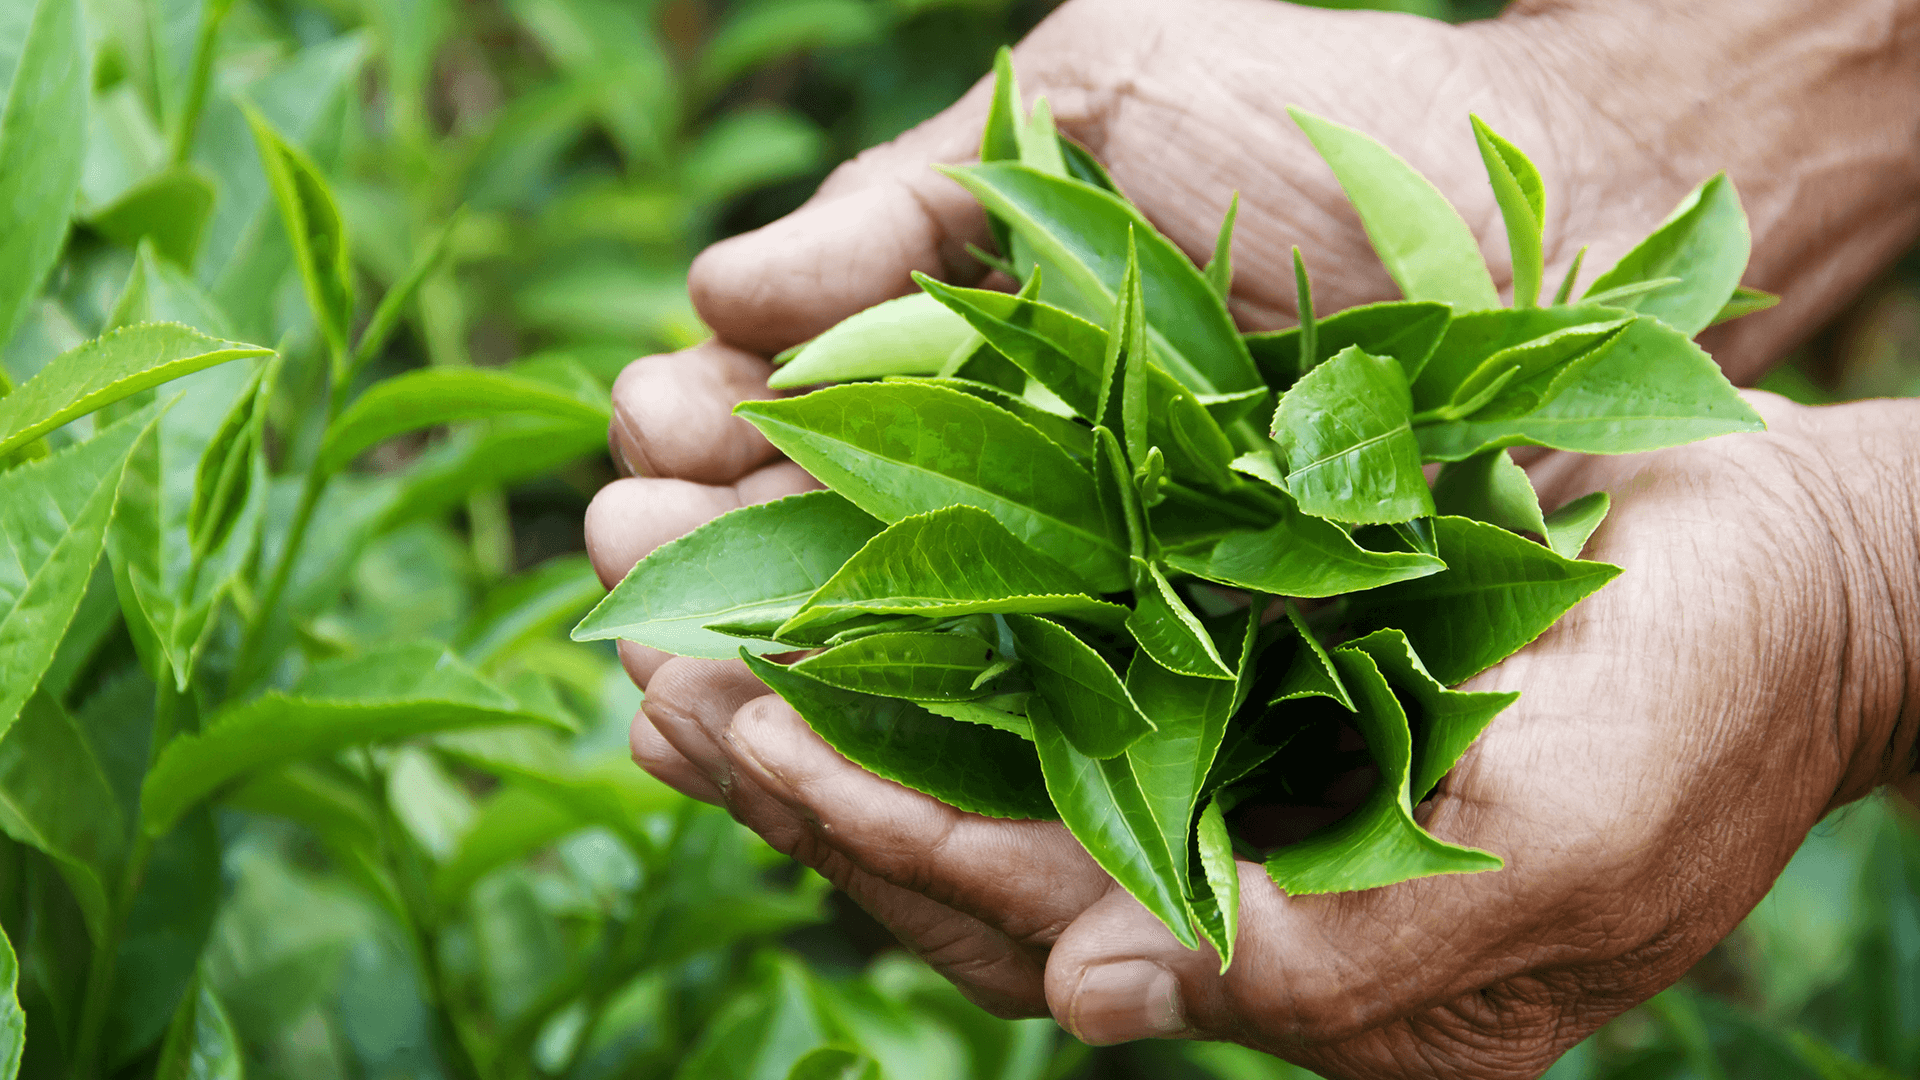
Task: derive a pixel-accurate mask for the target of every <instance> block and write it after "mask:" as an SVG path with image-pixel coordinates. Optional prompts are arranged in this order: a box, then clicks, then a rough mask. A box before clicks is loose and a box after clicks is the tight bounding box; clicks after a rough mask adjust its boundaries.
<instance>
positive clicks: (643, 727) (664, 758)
mask: <svg viewBox="0 0 1920 1080" xmlns="http://www.w3.org/2000/svg"><path fill="white" fill-rule="evenodd" d="M627 745H628V747H629V748H630V749H631V750H632V751H633V763H634V764H635V765H638V766H640V767H641V768H643V769H645V770H647V772H648V773H649V774H650V775H652V776H653V778H654V779H656V780H658V781H660V782H661V783H663V784H665V785H667V786H668V787H670V788H672V789H673V790H675V791H677V792H679V793H680V794H682V795H685V796H686V797H688V798H690V799H699V800H700V801H701V802H705V803H712V804H713V805H715V806H719V805H721V804H722V803H723V802H724V801H725V799H724V796H723V795H722V794H721V792H720V789H719V788H717V787H715V786H714V785H713V783H712V782H711V781H709V780H708V779H707V778H706V777H705V776H702V775H700V770H698V769H696V768H694V767H693V763H692V762H690V761H688V760H687V759H686V755H684V754H682V753H680V751H678V750H675V749H674V748H673V744H672V743H670V742H668V741H667V740H666V738H665V737H664V736H662V735H661V734H660V731H659V729H658V728H656V727H654V726H653V721H651V720H649V719H647V714H646V712H645V710H642V711H640V712H637V713H635V714H634V716H633V727H632V728H630V729H629V730H628V732H627Z"/></svg>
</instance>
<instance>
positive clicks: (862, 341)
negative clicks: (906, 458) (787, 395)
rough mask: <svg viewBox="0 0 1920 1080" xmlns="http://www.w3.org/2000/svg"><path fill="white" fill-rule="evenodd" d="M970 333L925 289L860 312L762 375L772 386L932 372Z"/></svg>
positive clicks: (931, 373) (934, 372) (937, 370)
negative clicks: (769, 372)
mask: <svg viewBox="0 0 1920 1080" xmlns="http://www.w3.org/2000/svg"><path fill="white" fill-rule="evenodd" d="M971 336H972V329H971V328H970V327H969V326H968V325H967V322H966V320H964V319H962V318H960V317H958V316H956V315H955V314H954V313H953V312H951V311H948V310H947V309H946V307H944V306H942V305H941V304H940V303H939V302H938V301H937V300H935V299H934V298H933V297H931V296H928V295H926V294H924V293H922V294H917V295H914V296H902V297H900V298H899V299H897V300H888V301H887V302H885V303H883V304H876V305H874V306H873V307H870V308H868V309H866V310H865V311H862V312H860V313H859V314H857V315H854V316H852V317H850V318H847V319H845V320H843V321H841V322H838V323H835V324H834V326H833V328H832V329H830V330H828V331H827V332H826V333H824V334H821V335H820V336H819V337H817V338H814V339H813V340H812V341H810V342H808V343H807V344H806V345H804V346H802V347H801V349H800V351H799V352H798V353H796V354H794V357H793V359H791V360H789V361H787V362H786V363H784V364H782V365H780V367H778V368H776V369H775V370H774V373H773V374H772V375H770V376H768V377H767V385H768V386H771V387H774V388H775V389H785V388H788V387H795V386H809V385H811V384H813V383H821V382H847V381H850V380H853V379H878V378H882V377H884V376H887V375H934V374H938V373H939V372H940V370H941V369H942V368H943V367H945V366H946V363H947V360H948V358H949V357H951V356H952V355H953V352H954V350H955V349H958V348H959V347H960V346H961V345H962V344H963V343H965V342H966V341H967V340H968V339H969V338H970V337H971Z"/></svg>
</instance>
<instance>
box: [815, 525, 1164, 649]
mask: <svg viewBox="0 0 1920 1080" xmlns="http://www.w3.org/2000/svg"><path fill="white" fill-rule="evenodd" d="M1086 587H1087V586H1086V582H1085V581H1084V580H1083V579H1081V578H1080V577H1078V576H1077V575H1075V574H1074V573H1073V572H1072V571H1070V570H1068V569H1067V568H1066V567H1064V566H1061V565H1060V564H1059V563H1057V562H1055V561H1054V560H1052V559H1050V558H1048V557H1047V556H1045V555H1043V554H1041V553H1040V552H1038V551H1035V550H1034V549H1033V548H1030V547H1028V546H1027V545H1025V544H1023V543H1021V542H1020V541H1019V540H1018V539H1017V538H1015V537H1014V535H1013V534H1012V533H1010V532H1008V531H1007V529H1006V527H1005V526H1003V525H1001V524H1000V523H999V522H998V521H996V520H995V519H994V517H993V515H992V514H989V513H987V512H986V511H984V510H980V509H978V508H975V507H972V506H951V507H948V508H947V509H945V510H936V511H934V512H932V513H930V514H918V515H915V516H913V517H909V518H903V519H901V520H900V521H899V522H897V523H895V524H893V525H890V526H888V527H887V528H886V530H885V531H883V532H881V533H880V534H879V535H877V536H875V537H873V539H871V540H869V541H867V543H866V546H864V547H862V548H861V549H860V550H859V551H858V552H856V553H854V555H853V556H852V557H851V558H849V559H847V560H846V562H845V564H844V565H842V566H841V567H840V568H839V569H838V570H837V571H835V572H834V574H833V576H832V577H831V578H829V579H827V581H826V583H825V584H823V585H821V586H820V588H819V589H818V590H817V591H816V592H814V593H813V595H812V596H809V597H807V599H806V602H805V603H804V604H803V605H802V606H801V608H800V610H799V612H798V613H797V614H795V615H794V616H793V617H792V618H791V619H789V620H787V623H786V625H784V626H782V627H781V628H780V630H781V632H782V636H784V635H785V633H787V632H789V631H792V630H797V629H799V628H801V627H804V626H808V625H811V624H814V623H819V622H823V621H830V620H832V619H835V618H839V617H844V616H845V615H847V614H850V613H853V612H864V613H868V614H876V615H928V616H953V615H973V614H982V613H990V612H998V613H1003V614H1010V613H1016V612H1019V613H1025V614H1029V615H1060V616H1066V617H1068V618H1076V619H1082V620H1085V621H1087V622H1091V623H1096V624H1098V625H1102V626H1108V627H1118V626H1120V625H1121V624H1122V623H1124V622H1125V620H1126V618H1127V614H1126V609H1125V608H1123V607H1121V606H1119V605H1118V604H1109V603H1106V602H1104V601H1101V600H1096V599H1094V598H1093V597H1091V596H1087V595H1085V593H1086Z"/></svg>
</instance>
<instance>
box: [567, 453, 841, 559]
mask: <svg viewBox="0 0 1920 1080" xmlns="http://www.w3.org/2000/svg"><path fill="white" fill-rule="evenodd" d="M819 486H820V485H819V483H818V482H817V481H815V480H814V479H813V478H812V477H810V476H808V475H807V473H806V470H804V469H802V468H800V467H799V466H797V465H795V464H793V463H792V462H790V461H776V462H774V463H773V464H771V465H763V466H761V467H760V468H758V469H756V470H754V471H753V472H750V473H748V474H747V475H745V476H743V477H741V478H740V480H739V482H738V483H735V484H724V485H716V484H696V483H694V482H692V481H690V480H672V479H664V478H656V477H647V476H633V477H627V478H624V479H621V480H615V481H614V482H613V483H611V484H608V485H607V486H606V487H603V488H601V489H600V490H599V492H598V493H596V494H595V495H594V497H593V502H591V503H589V504H588V505H587V516H586V517H587V519H586V541H587V555H588V557H589V558H590V559H592V560H593V569H594V571H595V572H596V573H598V574H599V575H600V582H601V584H603V585H605V586H606V587H607V588H609V589H611V588H613V587H614V585H615V584H617V583H618V582H619V581H620V579H621V578H623V577H626V576H627V571H629V570H631V569H633V564H634V563H637V562H639V561H640V560H641V559H643V558H645V557H646V555H647V554H648V553H649V552H651V551H652V550H653V549H654V548H657V547H659V546H660V545H661V544H664V543H666V542H667V541H669V540H675V539H678V538H680V537H682V536H685V535H686V534H687V533H689V532H692V531H693V530H694V529H696V528H698V527H700V526H701V525H704V524H706V523H707V522H709V521H712V520H713V519H714V518H716V517H719V516H720V515H721V514H724V513H726V512H727V511H729V510H735V509H738V508H740V507H742V506H747V505H751V504H753V503H760V502H766V501H768V500H769V499H777V498H780V497H781V496H783V495H793V494H796V493H798V492H802V491H811V490H813V489H814V488H817V487H819Z"/></svg>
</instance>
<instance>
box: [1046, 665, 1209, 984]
mask: <svg viewBox="0 0 1920 1080" xmlns="http://www.w3.org/2000/svg"><path fill="white" fill-rule="evenodd" d="M1029 715H1030V716H1031V717H1032V719H1033V737H1034V746H1035V747H1036V749H1037V750H1038V751H1039V755H1040V769H1041V772H1042V773H1043V774H1044V775H1045V777H1046V792H1047V795H1048V796H1049V797H1051V798H1052V800H1053V805H1054V806H1055V807H1058V808H1059V813H1060V820H1061V821H1062V822H1063V823H1064V824H1065V825H1066V826H1067V829H1068V831H1070V832H1071V833H1073V837H1074V839H1076V840H1078V841H1080V846H1082V847H1084V848H1086V849H1087V854H1089V855H1091V856H1093V861H1094V862H1096V863H1098V864H1100V868H1101V869H1102V870H1105V871H1106V872H1107V873H1109V874H1111V875H1113V879H1114V880H1115V881H1117V882H1119V883H1120V886H1121V887H1122V888H1124V889H1126V890H1127V892H1129V893H1131V894H1132V895H1133V898H1134V899H1136V900H1138V901H1140V904H1141V906H1143V907H1145V908H1146V909H1147V910H1148V911H1150V912H1152V913H1153V914H1154V917H1156V918H1158V919H1159V920H1160V921H1161V922H1162V923H1165V924H1166V927H1167V929H1168V930H1169V931H1170V932H1171V933H1172V934H1173V936H1174V939H1175V940H1177V941H1179V942H1180V943H1181V944H1182V945H1185V946H1186V947H1187V948H1189V949H1197V948H1199V947H1200V940H1199V938H1198V937H1196V936H1195V935H1194V932H1193V922H1192V919H1191V917H1190V916H1189V914H1188V911H1187V902H1186V895H1185V892H1184V890H1183V888H1182V885H1181V882H1182V874H1181V870H1182V868H1183V867H1184V863H1185V860H1186V852H1185V851H1184V850H1183V851H1181V853H1180V856H1179V858H1178V859H1176V858H1175V856H1174V854H1173V853H1172V852H1171V851H1169V850H1168V849H1167V841H1166V838H1165V836H1164V835H1163V834H1162V833H1161V831H1160V826H1159V822H1158V821H1157V820H1155V818H1154V816H1153V808H1152V806H1151V804H1150V803H1149V802H1148V799H1147V795H1146V792H1145V791H1144V790H1143V789H1142V787H1141V785H1140V781H1139V780H1138V779H1137V778H1136V777H1135V776H1134V772H1133V764H1132V761H1131V760H1130V759H1129V758H1128V757H1127V756H1126V755H1124V754H1122V755H1118V756H1113V757H1108V758H1105V759H1101V758H1096V757H1092V756H1089V755H1087V754H1083V753H1081V752H1080V751H1079V750H1077V749H1075V747H1074V740H1073V739H1072V738H1070V737H1069V736H1068V735H1067V733H1066V732H1065V730H1063V728H1062V727H1061V725H1060V724H1059V723H1057V722H1056V720H1055V718H1054V715H1053V712H1052V709H1051V708H1050V706H1049V705H1048V703H1047V702H1045V701H1038V700H1036V701H1035V702H1034V703H1033V705H1032V711H1031V712H1030V714H1029Z"/></svg>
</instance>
